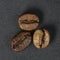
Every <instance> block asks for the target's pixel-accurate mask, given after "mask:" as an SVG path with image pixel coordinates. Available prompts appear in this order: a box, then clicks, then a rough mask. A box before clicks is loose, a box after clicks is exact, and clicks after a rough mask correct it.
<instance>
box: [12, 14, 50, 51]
mask: <svg viewBox="0 0 60 60" xmlns="http://www.w3.org/2000/svg"><path fill="white" fill-rule="evenodd" d="M39 22H40V21H39V17H38V16H37V15H35V14H23V15H21V16H20V17H19V19H18V23H19V27H20V28H21V29H22V30H25V31H22V32H20V33H18V34H16V35H15V36H14V37H13V38H12V40H11V48H12V49H13V50H14V51H22V50H24V49H25V48H27V47H28V46H29V45H30V44H31V42H32V40H33V44H34V46H35V47H36V48H45V47H47V46H48V45H49V41H50V34H49V32H48V31H47V30H46V29H42V30H40V29H37V27H38V25H39ZM35 29H36V31H35V32H34V34H33V36H32V34H31V31H32V30H35Z"/></svg>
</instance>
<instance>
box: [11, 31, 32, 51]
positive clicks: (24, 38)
mask: <svg viewBox="0 0 60 60" xmlns="http://www.w3.org/2000/svg"><path fill="white" fill-rule="evenodd" d="M31 40H32V37H31V33H30V32H21V33H19V34H17V35H15V36H14V37H13V38H12V40H11V48H12V49H13V50H14V51H22V50H24V49H25V48H26V47H28V46H29V44H30V43H31Z"/></svg>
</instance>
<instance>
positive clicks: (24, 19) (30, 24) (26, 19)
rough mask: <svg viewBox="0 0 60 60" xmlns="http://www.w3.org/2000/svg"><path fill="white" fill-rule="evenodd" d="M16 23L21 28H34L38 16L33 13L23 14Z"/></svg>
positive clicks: (37, 22) (36, 24)
mask: <svg viewBox="0 0 60 60" xmlns="http://www.w3.org/2000/svg"><path fill="white" fill-rule="evenodd" d="M18 23H19V26H20V28H21V29H23V30H28V31H29V30H34V29H36V28H37V26H38V24H39V18H38V16H37V15H35V14H23V15H22V16H20V17H19V20H18Z"/></svg>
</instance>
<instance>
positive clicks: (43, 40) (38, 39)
mask: <svg viewBox="0 0 60 60" xmlns="http://www.w3.org/2000/svg"><path fill="white" fill-rule="evenodd" d="M49 41H50V34H49V32H48V31H47V30H45V29H43V30H39V29H38V30H36V31H35V32H34V35H33V44H34V46H35V47H36V48H45V47H47V46H48V45H49Z"/></svg>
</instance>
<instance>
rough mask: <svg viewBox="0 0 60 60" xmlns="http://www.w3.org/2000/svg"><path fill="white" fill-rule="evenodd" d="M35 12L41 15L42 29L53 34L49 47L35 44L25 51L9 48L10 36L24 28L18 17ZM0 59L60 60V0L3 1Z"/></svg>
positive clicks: (0, 5)
mask: <svg viewBox="0 0 60 60" xmlns="http://www.w3.org/2000/svg"><path fill="white" fill-rule="evenodd" d="M25 12H35V13H36V14H38V15H39V17H41V20H40V21H41V22H40V26H39V28H43V27H44V28H46V29H47V30H49V32H50V34H51V41H50V44H49V46H48V47H47V48H45V49H36V48H35V47H34V46H33V44H31V45H30V46H29V47H28V48H26V49H25V50H24V51H22V52H14V51H12V50H11V48H10V40H11V38H12V37H13V36H14V35H15V34H17V33H18V32H20V31H21V29H20V28H19V26H18V16H19V15H21V14H22V13H25ZM0 60H60V0H0Z"/></svg>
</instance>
